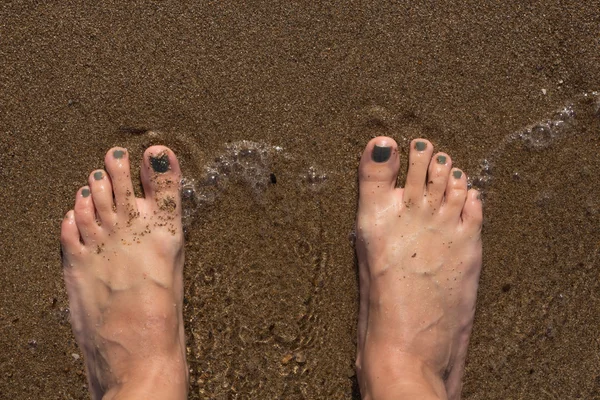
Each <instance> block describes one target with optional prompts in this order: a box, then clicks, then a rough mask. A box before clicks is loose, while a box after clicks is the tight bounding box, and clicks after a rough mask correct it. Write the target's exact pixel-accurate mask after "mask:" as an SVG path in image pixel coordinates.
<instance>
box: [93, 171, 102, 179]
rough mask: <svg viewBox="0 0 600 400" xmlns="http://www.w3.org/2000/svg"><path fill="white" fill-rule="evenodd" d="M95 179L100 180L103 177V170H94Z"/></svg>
mask: <svg viewBox="0 0 600 400" xmlns="http://www.w3.org/2000/svg"><path fill="white" fill-rule="evenodd" d="M94 179H95V180H97V181H99V180H100V179H102V171H97V172H94Z"/></svg>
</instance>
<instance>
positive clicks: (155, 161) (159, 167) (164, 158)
mask: <svg viewBox="0 0 600 400" xmlns="http://www.w3.org/2000/svg"><path fill="white" fill-rule="evenodd" d="M150 165H151V166H152V169H153V170H154V171H156V172H158V173H161V174H162V173H164V172H167V171H168V170H169V167H170V164H169V155H168V154H167V152H166V151H165V152H163V153H161V154H159V155H157V156H156V157H155V156H150Z"/></svg>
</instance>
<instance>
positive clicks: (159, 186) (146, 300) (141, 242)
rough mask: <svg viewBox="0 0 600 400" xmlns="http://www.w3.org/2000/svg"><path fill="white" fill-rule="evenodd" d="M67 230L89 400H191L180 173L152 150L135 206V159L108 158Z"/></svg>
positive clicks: (64, 238)
mask: <svg viewBox="0 0 600 400" xmlns="http://www.w3.org/2000/svg"><path fill="white" fill-rule="evenodd" d="M105 164H106V169H107V171H103V170H97V171H95V172H93V173H92V174H90V176H89V178H88V181H89V185H88V186H84V187H82V188H81V189H79V191H78V192H77V196H76V200H75V208H74V210H71V211H69V212H68V213H67V215H66V217H65V219H64V220H63V222H62V229H61V244H62V254H63V267H64V268H63V273H64V278H65V285H66V287H67V292H68V294H69V304H70V307H71V325H72V327H73V332H74V334H75V338H76V340H77V343H78V344H79V347H80V348H81V350H82V352H83V354H84V359H85V363H86V372H87V376H88V382H89V385H90V392H91V393H92V398H93V399H95V400H96V399H103V400H109V399H161V400H163V399H185V398H186V396H187V377H188V371H187V365H186V360H185V340H184V333H183V315H182V306H183V304H182V303H183V229H182V226H181V199H180V193H179V189H180V179H181V171H180V169H179V164H178V162H177V158H176V157H175V154H173V152H172V151H171V150H169V149H168V148H166V147H164V146H153V147H150V148H149V149H147V150H146V152H145V154H144V160H143V162H142V170H141V173H140V175H141V180H142V184H143V187H144V194H145V197H144V198H136V197H135V195H134V192H133V184H132V182H131V177H130V172H129V153H128V152H127V151H126V150H125V149H122V148H114V149H112V150H111V151H109V152H108V153H107V154H106V158H105Z"/></svg>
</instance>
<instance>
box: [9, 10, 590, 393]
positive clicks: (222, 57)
mask: <svg viewBox="0 0 600 400" xmlns="http://www.w3.org/2000/svg"><path fill="white" fill-rule="evenodd" d="M250 3H252V5H249V3H239V2H206V4H203V5H195V6H183V5H182V4H181V2H175V1H164V2H148V3H143V2H133V3H131V4H129V5H124V4H122V3H121V2H105V3H103V6H102V7H97V6H91V5H84V4H81V5H79V6H74V5H73V6H66V5H62V6H57V5H48V4H41V5H34V3H31V4H21V3H17V2H13V3H6V4H5V5H3V6H2V9H0V21H1V23H0V111H1V112H0V122H1V124H0V131H1V133H0V135H1V136H0V138H1V140H0V154H2V157H0V178H1V179H2V182H3V184H2V186H3V188H2V190H0V215H2V217H3V218H2V219H0V237H1V238H2V239H1V242H0V243H1V245H0V257H1V259H2V260H3V261H4V264H3V266H2V267H0V273H1V276H2V279H1V280H0V282H2V290H0V398H2V399H40V398H43V399H82V398H87V393H86V387H85V377H84V373H83V363H82V359H81V358H80V355H81V353H80V352H79V350H78V348H77V346H76V344H75V342H74V339H73V336H72V334H71V331H70V325H69V323H68V301H67V297H66V292H65V289H64V286H63V282H62V275H61V265H60V254H59V242H58V237H59V223H60V221H61V219H62V217H63V215H64V214H65V213H66V211H67V210H69V208H70V207H72V203H73V200H74V193H75V191H76V190H77V189H78V188H79V187H80V186H81V185H84V184H85V182H86V178H87V174H88V173H89V172H90V171H91V170H92V169H94V168H99V167H102V160H103V155H104V153H105V151H106V150H107V149H108V148H110V147H111V146H114V145H120V146H125V147H127V148H128V149H130V151H131V153H132V156H133V157H134V158H136V159H137V160H139V158H140V156H141V154H142V151H143V149H144V147H145V146H147V145H148V144H150V143H158V142H160V143H164V144H166V145H168V146H171V147H172V148H173V149H174V150H175V151H176V152H177V153H178V154H179V156H180V158H181V164H182V168H183V171H184V175H185V177H186V179H187V180H186V182H187V186H186V188H187V190H186V195H187V196H188V199H187V201H186V207H187V208H186V209H187V210H188V215H187V217H186V227H187V228H186V229H187V244H186V246H187V247H186V251H187V260H186V265H185V278H186V293H185V303H186V304H185V315H184V316H185V323H186V334H187V338H188V359H189V363H190V368H191V375H190V377H191V381H192V382H191V390H190V399H213V398H214V399H245V398H251V399H254V398H262V399H278V398H282V399H350V398H358V397H357V396H358V394H357V391H356V382H355V378H354V372H353V362H354V351H355V336H356V332H355V330H356V328H355V325H356V320H357V310H358V308H357V305H358V296H357V288H358V282H357V275H356V265H355V260H354V252H353V247H352V242H351V233H352V229H353V219H354V214H355V211H356V195H357V182H356V176H357V175H356V168H357V165H358V157H359V154H360V152H361V151H362V148H363V146H364V144H365V143H366V142H367V141H368V139H369V138H371V137H373V136H375V135H380V134H385V135H390V136H393V137H394V138H395V139H396V140H397V141H398V142H399V143H400V144H401V145H402V147H403V153H402V154H403V156H405V155H406V143H408V141H409V140H410V139H411V138H414V137H418V136H423V137H427V138H428V139H430V140H431V141H432V142H433V143H434V145H435V146H436V147H437V148H438V149H440V150H443V151H446V152H448V153H449V154H451V155H452V157H453V160H454V162H455V165H458V166H460V167H462V168H463V169H464V170H465V171H466V172H467V174H469V175H471V176H472V177H474V178H475V179H474V183H475V184H476V185H479V186H481V187H483V189H484V190H485V209H484V212H485V225H484V233H483V236H484V237H483V239H484V266H483V273H482V277H481V286H480V292H479V298H478V310H477V315H476V322H475V328H474V333H473V337H472V344H471V348H470V352H469V357H468V365H467V371H466V376H465V387H464V398H466V399H578V398H580V399H600V360H599V358H598V357H599V356H598V354H600V342H599V340H598V337H599V332H600V328H599V327H600V313H599V312H598V311H599V310H600V242H599V240H600V239H599V238H600V228H599V227H600V224H599V222H600V200H598V199H599V198H600V189H599V187H598V186H597V182H598V178H597V173H598V171H599V170H600V158H599V157H598V153H599V152H600V134H599V132H600V113H599V111H598V107H599V104H600V103H599V100H598V97H597V96H594V95H593V94H592V91H594V90H599V89H600V55H599V53H600V52H599V49H600V42H599V40H600V39H599V38H600V24H599V22H600V12H599V11H598V10H599V9H600V8H599V7H598V4H597V3H596V2H581V3H578V4H577V5H567V3H565V2H557V1H536V2H527V4H524V3H523V2H502V3H501V4H500V3H499V4H495V5H482V4H481V2H476V1H468V2H446V1H444V2H437V3H429V2H424V1H419V2H407V3H406V4H404V5H391V4H387V3H383V2H381V3H375V2H371V3H368V4H365V3H361V2H324V3H321V4H319V5H315V4H313V3H309V2H305V4H301V3H290V2H286V3H284V4H273V3H272V2H250ZM586 93H587V96H584V94H586ZM570 104H572V110H574V113H571V112H570V111H569V110H567V111H566V114H565V113H563V114H562V115H558V116H557V114H556V112H557V111H560V110H562V109H563V108H564V107H568V106H569V105H570ZM549 119H554V121H555V123H553V124H549V125H548V124H547V125H544V124H545V123H546V122H547V121H548V120H549ZM561 121H562V122H561ZM527 129H530V130H529V131H528V130H527ZM531 129H533V130H531ZM484 160H486V161H485V162H484ZM404 174H405V170H404V169H403V171H402V174H401V180H402V179H403V176H404Z"/></svg>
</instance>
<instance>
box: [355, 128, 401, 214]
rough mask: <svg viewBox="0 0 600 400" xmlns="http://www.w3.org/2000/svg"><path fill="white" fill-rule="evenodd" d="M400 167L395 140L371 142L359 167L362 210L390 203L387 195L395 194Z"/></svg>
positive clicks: (379, 138) (387, 139) (382, 137)
mask: <svg viewBox="0 0 600 400" xmlns="http://www.w3.org/2000/svg"><path fill="white" fill-rule="evenodd" d="M399 165H400V160H399V156H398V145H397V144H396V142H395V141H394V139H391V138H389V137H385V136H380V137H376V138H374V139H371V141H369V143H368V144H367V146H366V148H365V150H364V152H363V154H362V157H361V159H360V165H359V167H358V183H359V208H360V209H364V207H371V206H372V205H375V206H377V205H380V204H381V202H382V201H384V202H387V201H389V197H387V195H388V194H392V193H394V189H395V187H396V178H397V177H398V168H399Z"/></svg>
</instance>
